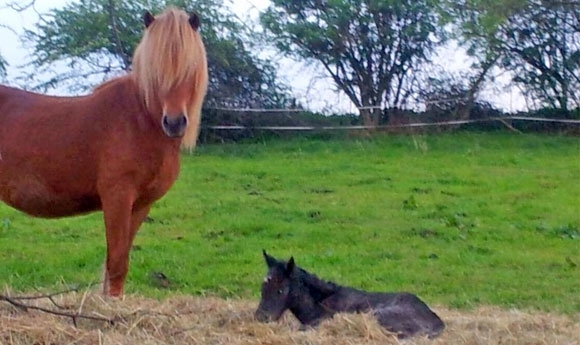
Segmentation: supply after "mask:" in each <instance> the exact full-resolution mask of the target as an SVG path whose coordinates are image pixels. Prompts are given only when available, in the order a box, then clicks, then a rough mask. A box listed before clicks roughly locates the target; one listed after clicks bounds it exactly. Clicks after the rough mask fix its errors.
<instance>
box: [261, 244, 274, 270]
mask: <svg viewBox="0 0 580 345" xmlns="http://www.w3.org/2000/svg"><path fill="white" fill-rule="evenodd" d="M262 254H263V255H264V260H266V265H268V268H270V267H272V266H275V265H276V263H277V262H278V261H276V259H274V258H273V257H271V256H270V255H268V253H266V250H265V249H262Z"/></svg>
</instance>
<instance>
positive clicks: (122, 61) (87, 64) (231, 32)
mask: <svg viewBox="0 0 580 345" xmlns="http://www.w3.org/2000/svg"><path fill="white" fill-rule="evenodd" d="M168 5H175V6H177V7H180V8H184V9H187V10H189V11H195V12H197V13H198V14H199V15H200V17H201V20H202V26H201V30H202V36H203V38H204V41H205V44H206V50H207V54H208V66H209V67H208V68H209V73H210V83H209V90H208V96H207V98H206V101H207V103H206V104H208V105H213V106H220V105H221V106H226V105H227V106H240V107H243V106H254V107H256V106H257V107H278V106H284V105H285V104H286V103H289V102H290V101H292V99H291V97H290V96H289V92H288V90H289V89H288V87H286V86H285V85H282V84H280V82H279V81H278V80H277V75H276V70H275V68H274V67H273V66H271V65H270V64H269V63H267V62H266V61H263V60H261V59H259V58H257V57H256V56H255V55H253V54H252V52H251V51H250V49H249V48H248V47H247V43H245V42H248V41H249V40H248V39H247V37H248V35H251V32H248V29H247V27H246V26H244V25H243V24H242V23H240V22H239V20H237V19H236V18H235V17H234V16H233V15H232V14H231V13H228V12H227V10H226V7H225V6H224V4H223V2H222V1H219V0H200V1H196V2H195V4H193V5H192V4H191V3H190V2H189V1H185V0H176V1H163V0H153V1H145V0H138V1H113V0H81V1H78V2H73V3H70V4H68V5H66V6H65V7H63V8H62V9H53V10H52V11H50V12H49V13H48V14H47V15H45V16H44V17H43V19H42V20H41V21H40V22H39V23H38V24H37V25H36V28H35V29H34V30H27V31H26V34H25V38H26V41H27V42H28V43H29V44H32V46H33V54H32V55H33V60H32V63H31V64H32V66H33V67H35V68H36V70H35V71H34V72H33V74H31V75H30V76H29V78H30V79H33V80H37V81H38V80H40V81H41V83H40V84H39V85H37V87H36V88H37V89H47V88H51V87H57V86H59V87H62V86H65V87H67V88H68V89H69V90H71V91H75V92H76V91H81V90H83V91H84V90H86V89H88V88H90V87H92V86H93V85H94V84H96V83H98V82H100V81H101V80H102V79H105V78H108V77H110V75H115V74H119V73H123V72H125V71H128V70H130V69H131V57H132V53H133V51H134V49H135V47H136V45H137V43H138V42H139V40H140V38H141V36H142V34H143V29H144V27H143V23H142V21H141V18H142V15H143V13H144V11H145V10H149V11H151V12H152V13H159V12H161V11H162V9H163V8H165V7H166V6H168ZM63 64H64V66H63ZM63 69H64V70H65V72H64V73H63V71H62V70H63ZM46 75H49V76H50V77H49V78H48V80H46V79H45V77H46Z"/></svg>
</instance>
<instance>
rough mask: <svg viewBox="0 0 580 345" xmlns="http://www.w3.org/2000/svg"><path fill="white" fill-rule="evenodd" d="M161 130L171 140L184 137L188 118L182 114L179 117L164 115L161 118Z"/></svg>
mask: <svg viewBox="0 0 580 345" xmlns="http://www.w3.org/2000/svg"><path fill="white" fill-rule="evenodd" d="M161 128H163V132H165V134H166V135H167V136H168V137H170V138H177V137H182V136H183V134H185V129H186V128H187V116H185V115H183V114H180V115H177V116H167V115H163V117H162V118H161Z"/></svg>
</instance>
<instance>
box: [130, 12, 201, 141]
mask: <svg viewBox="0 0 580 345" xmlns="http://www.w3.org/2000/svg"><path fill="white" fill-rule="evenodd" d="M132 75H133V78H134V80H135V82H136V83H137V85H138V87H139V90H140V92H141V95H142V97H143V99H144V101H145V105H146V106H147V108H148V109H149V111H151V112H156V111H160V109H161V101H160V98H161V96H160V95H164V94H168V93H169V92H170V91H171V89H172V88H173V87H175V86H176V85H182V84H186V85H187V84H188V85H191V96H190V98H189V100H188V101H187V116H188V122H189V125H188V127H187V130H186V132H185V135H184V137H183V139H182V145H183V146H184V147H186V148H188V149H193V147H195V143H196V140H197V135H198V131H199V122H200V119H201V106H202V104H203V99H204V97H205V93H206V90H207V82H208V75H207V60H206V55H205V47H204V45H203V41H202V39H201V35H200V34H199V32H198V31H197V30H195V31H194V30H192V27H191V25H190V23H189V15H188V14H187V13H185V12H184V11H181V10H178V9H176V8H173V7H170V8H167V9H166V10H165V11H163V13H161V14H159V15H158V16H156V17H155V21H154V22H153V23H152V24H151V25H150V26H149V28H147V30H145V34H144V35H143V38H142V39H141V42H140V43H139V45H138V46H137V48H136V49H135V53H134V55H133V72H132Z"/></svg>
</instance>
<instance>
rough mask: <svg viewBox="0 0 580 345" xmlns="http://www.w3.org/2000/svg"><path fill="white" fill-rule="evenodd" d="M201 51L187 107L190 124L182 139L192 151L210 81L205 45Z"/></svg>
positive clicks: (182, 143)
mask: <svg viewBox="0 0 580 345" xmlns="http://www.w3.org/2000/svg"><path fill="white" fill-rule="evenodd" d="M200 53H201V54H200V61H199V66H197V71H196V72H195V77H194V84H195V85H194V86H193V94H192V95H191V103H190V106H189V109H187V117H188V126H187V129H186V131H185V134H184V136H183V139H181V147H182V148H184V149H185V150H187V151H190V152H191V151H193V149H194V148H195V144H196V143H197V137H198V135H199V125H200V122H201V107H202V105H203V99H204V98H205V94H206V92H207V83H208V72H207V59H206V55H205V49H204V48H203V46H202V48H201V52H200Z"/></svg>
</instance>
